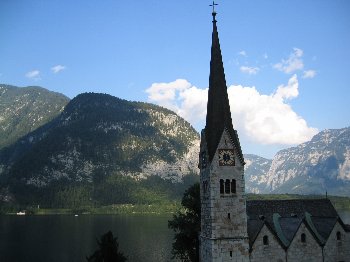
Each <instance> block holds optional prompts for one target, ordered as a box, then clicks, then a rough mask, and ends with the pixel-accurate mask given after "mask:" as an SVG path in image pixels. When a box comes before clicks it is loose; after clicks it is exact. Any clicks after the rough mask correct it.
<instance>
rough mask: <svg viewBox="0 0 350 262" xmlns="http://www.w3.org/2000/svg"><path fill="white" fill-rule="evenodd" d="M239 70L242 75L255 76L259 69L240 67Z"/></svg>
mask: <svg viewBox="0 0 350 262" xmlns="http://www.w3.org/2000/svg"><path fill="white" fill-rule="evenodd" d="M239 69H240V70H241V72H242V73H246V74H249V75H256V74H257V73H258V72H259V70H260V68H258V67H249V66H241V67H240V68H239Z"/></svg>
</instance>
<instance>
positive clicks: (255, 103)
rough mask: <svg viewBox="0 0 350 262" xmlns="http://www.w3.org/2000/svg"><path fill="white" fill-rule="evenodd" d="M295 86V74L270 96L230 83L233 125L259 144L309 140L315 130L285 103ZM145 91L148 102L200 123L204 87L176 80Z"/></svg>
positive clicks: (294, 92) (205, 96)
mask: <svg viewBox="0 0 350 262" xmlns="http://www.w3.org/2000/svg"><path fill="white" fill-rule="evenodd" d="M298 88H299V82H298V78H297V76H296V75H293V76H292V77H291V78H290V79H289V81H288V84H287V85H280V86H278V87H277V89H276V91H275V92H273V93H272V94H270V95H264V94H260V93H259V92H258V91H257V90H256V88H255V87H243V86H241V85H236V86H230V87H229V88H228V89H227V91H228V96H229V100H230V107H231V113H232V119H233V124H234V126H235V128H236V129H238V132H239V133H240V134H244V136H246V137H248V138H249V140H251V141H253V142H255V143H259V144H282V145H293V144H299V143H302V142H305V141H307V140H309V139H311V137H312V136H313V135H315V134H316V133H317V132H318V130H317V129H316V128H312V127H309V126H308V125H307V123H306V121H305V120H304V119H303V118H302V117H301V116H299V115H298V114H297V113H296V112H294V111H293V109H292V107H291V106H290V105H289V104H287V103H286V100H288V99H293V98H296V97H297V96H298V94H299V92H298ZM146 92H147V93H148V98H149V100H150V101H151V102H154V103H156V104H158V105H161V106H164V107H167V108H169V109H171V110H173V111H175V112H176V113H178V114H179V115H180V116H182V117H183V118H185V119H186V120H187V121H189V122H190V123H191V124H192V125H197V124H199V123H200V124H201V125H202V126H203V125H204V121H205V116H206V106H207V99H208V89H200V88H197V87H195V86H193V85H191V84H190V83H189V82H188V81H186V80H184V79H178V80H176V81H174V82H171V83H155V84H153V85H152V86H151V87H150V88H148V89H147V90H146Z"/></svg>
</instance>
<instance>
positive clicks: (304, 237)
mask: <svg viewBox="0 0 350 262" xmlns="http://www.w3.org/2000/svg"><path fill="white" fill-rule="evenodd" d="M301 242H302V243H306V235H305V234H304V233H302V234H301Z"/></svg>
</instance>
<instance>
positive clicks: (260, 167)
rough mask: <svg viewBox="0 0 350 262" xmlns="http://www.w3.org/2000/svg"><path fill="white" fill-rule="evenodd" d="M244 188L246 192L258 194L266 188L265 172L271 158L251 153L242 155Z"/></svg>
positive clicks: (269, 165) (267, 169) (267, 170)
mask: <svg viewBox="0 0 350 262" xmlns="http://www.w3.org/2000/svg"><path fill="white" fill-rule="evenodd" d="M244 160H245V163H246V164H245V166H244V173H245V188H246V192H248V193H256V194H259V193H261V192H263V191H264V190H265V189H266V182H267V173H268V172H269V169H270V167H271V163H272V160H271V159H266V158H263V157H260V156H257V155H253V154H245V155H244Z"/></svg>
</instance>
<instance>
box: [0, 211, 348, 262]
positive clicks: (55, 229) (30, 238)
mask: <svg viewBox="0 0 350 262" xmlns="http://www.w3.org/2000/svg"><path fill="white" fill-rule="evenodd" d="M339 215H340V216H341V217H342V219H343V221H344V222H345V223H346V224H350V213H349V212H342V211H339ZM169 219H171V216H156V215H80V216H78V217H74V216H70V215H48V216H0V261H1V262H31V261H35V262H40V261H45V262H56V261H57V262H66V261H68V262H75V261H86V259H85V257H86V256H87V255H91V254H92V253H93V252H94V251H95V250H96V249H97V244H96V237H98V238H99V237H100V236H101V235H103V234H105V233H106V232H107V231H108V230H111V231H112V232H113V234H114V236H117V237H118V242H119V249H120V251H121V252H123V253H124V254H125V255H126V256H127V257H128V261H143V262H157V261H170V260H171V244H172V242H173V236H174V233H173V232H172V231H171V230H169V229H168V220H169Z"/></svg>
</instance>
